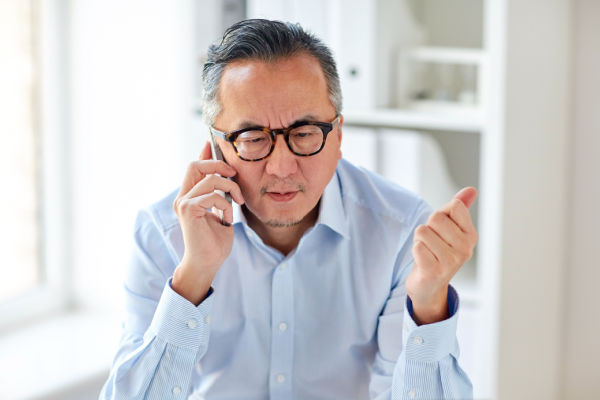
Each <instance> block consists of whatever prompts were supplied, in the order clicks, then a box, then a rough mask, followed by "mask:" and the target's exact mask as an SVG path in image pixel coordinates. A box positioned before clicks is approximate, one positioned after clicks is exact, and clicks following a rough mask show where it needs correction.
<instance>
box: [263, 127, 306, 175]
mask: <svg viewBox="0 0 600 400" xmlns="http://www.w3.org/2000/svg"><path fill="white" fill-rule="evenodd" d="M265 169H266V172H267V174H269V175H274V176H277V177H279V178H285V177H288V176H290V175H293V174H294V173H295V172H296V170H297V169H298V162H297V160H296V155H295V154H294V153H292V152H291V151H290V149H289V148H288V146H287V143H286V142H285V138H284V137H283V135H277V136H276V137H275V148H274V149H273V152H272V153H271V154H270V155H269V157H267V165H266V167H265Z"/></svg>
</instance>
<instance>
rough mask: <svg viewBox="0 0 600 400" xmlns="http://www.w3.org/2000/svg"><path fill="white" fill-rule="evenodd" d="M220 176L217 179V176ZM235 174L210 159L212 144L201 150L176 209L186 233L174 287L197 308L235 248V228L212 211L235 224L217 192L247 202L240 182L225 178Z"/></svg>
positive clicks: (223, 165) (228, 205) (219, 162)
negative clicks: (219, 213)
mask: <svg viewBox="0 0 600 400" xmlns="http://www.w3.org/2000/svg"><path fill="white" fill-rule="evenodd" d="M216 174H218V175H221V176H218V175H216ZM235 174H236V171H235V170H234V169H233V168H232V167H231V166H229V165H228V164H227V163H225V162H224V161H215V160H212V159H211V151H210V144H209V143H208V142H207V143H206V145H205V146H204V149H202V154H201V156H200V160H198V161H194V162H192V163H191V164H190V165H189V166H188V169H187V171H186V174H185V178H184V180H183V184H182V185H181V189H180V190H179V193H178V194H177V197H176V198H175V201H174V202H173V209H174V210H175V213H176V214H177V218H178V219H179V224H180V225H181V230H182V232H183V243H184V247H185V250H184V254H183V258H182V260H181V263H180V264H179V265H178V266H177V268H176V269H175V272H174V273H173V280H172V282H171V287H172V288H173V290H175V291H176V292H177V293H179V294H180V295H181V296H183V297H185V298H186V299H188V300H189V301H190V302H192V303H193V304H195V305H198V304H200V303H201V302H202V301H203V300H204V298H205V297H206V295H207V293H208V290H209V289H210V285H211V284H212V281H213V278H214V276H215V274H216V273H217V270H218V269H219V268H220V267H221V265H222V264H223V262H224V261H225V259H226V258H227V257H228V256H229V253H230V252H231V248H232V246H233V227H231V226H226V225H224V224H222V223H221V220H220V218H219V217H218V216H217V215H216V214H214V213H213V212H211V211H210V209H211V208H212V207H215V208H217V209H220V210H222V211H223V222H226V223H228V224H231V223H232V222H233V208H232V206H231V204H229V202H228V201H227V200H225V199H224V198H223V196H221V195H220V194H218V193H216V192H215V190H222V191H223V192H228V193H230V194H231V197H232V198H233V200H234V201H235V202H236V203H238V204H243V203H244V198H243V197H242V192H241V190H240V187H239V186H238V185H237V183H235V182H233V181H231V180H229V179H226V178H230V177H232V176H234V175H235Z"/></svg>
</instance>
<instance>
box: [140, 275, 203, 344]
mask: <svg viewBox="0 0 600 400" xmlns="http://www.w3.org/2000/svg"><path fill="white" fill-rule="evenodd" d="M171 279H172V278H171ZM171 279H169V281H168V282H167V283H166V284H165V288H164V289H163V293H162V295H161V297H160V301H159V303H158V307H157V308H156V312H155V313H154V318H153V319H152V323H151V324H150V328H149V332H152V333H154V334H155V335H156V336H157V337H159V338H161V339H163V340H165V341H166V342H167V343H170V344H173V345H175V346H180V347H187V348H191V349H195V350H199V351H203V350H206V348H207V347H208V338H209V332H210V327H209V324H210V310H211V308H212V302H213V296H212V293H213V289H212V287H211V288H210V289H209V291H208V294H207V296H206V298H205V299H204V301H203V302H202V303H200V304H199V305H198V306H197V307H196V306H195V305H193V304H192V303H191V302H190V301H188V300H187V299H185V298H184V297H182V296H181V295H179V294H178V293H177V292H175V291H174V290H173V289H172V288H171Z"/></svg>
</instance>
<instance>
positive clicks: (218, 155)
mask: <svg viewBox="0 0 600 400" xmlns="http://www.w3.org/2000/svg"><path fill="white" fill-rule="evenodd" d="M210 152H211V153H212V159H213V160H220V161H225V158H224V157H223V153H222V152H221V148H220V147H219V145H218V144H217V141H216V140H215V137H214V136H213V135H212V134H211V135H210ZM225 162H227V161H225ZM227 179H229V178H227ZM216 192H217V193H219V194H220V195H221V196H223V197H224V198H225V200H227V201H228V202H229V204H231V201H232V200H231V195H230V194H229V193H226V192H223V191H222V190H216ZM216 211H217V215H218V216H219V218H221V222H223V211H221V210H216Z"/></svg>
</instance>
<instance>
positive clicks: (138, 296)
mask: <svg viewBox="0 0 600 400" xmlns="http://www.w3.org/2000/svg"><path fill="white" fill-rule="evenodd" d="M151 219H152V218H151V216H149V215H148V214H147V213H140V215H139V216H138V220H137V222H136V233H135V246H134V252H133V256H132V261H131V266H130V270H129V271H128V272H129V273H128V276H127V278H126V281H125V304H126V314H125V320H124V323H123V333H122V337H121V341H120V344H119V349H118V352H117V355H116V357H115V360H114V362H113V366H112V369H111V372H110V376H109V378H108V380H107V382H106V383H105V385H104V387H103V389H102V392H101V394H100V399H103V400H104V399H122V398H123V399H164V398H168V397H171V396H173V395H174V394H177V393H181V394H182V395H181V396H182V398H183V397H184V396H185V395H186V394H187V393H188V391H189V388H190V381H191V376H192V373H193V370H194V366H195V362H196V361H197V360H198V359H200V358H201V357H202V356H203V355H204V353H205V351H206V349H207V346H208V339H209V328H208V324H209V322H210V321H209V317H208V316H209V313H210V309H211V303H212V296H211V293H212V290H209V293H208V296H207V298H206V299H205V300H204V301H203V302H202V303H201V304H200V305H198V306H195V305H194V304H192V303H191V302H189V301H188V300H187V299H185V298H183V297H181V296H180V295H179V294H177V293H176V292H175V291H174V290H173V289H172V288H171V280H170V279H169V280H168V281H167V282H165V280H166V279H167V278H166V277H165V274H164V272H163V271H164V270H165V269H168V268H169V266H168V265H169V264H170V268H171V269H172V268H173V265H174V262H173V260H172V258H171V256H170V254H169V251H168V250H167V248H166V245H165V243H164V239H163V238H162V236H161V234H160V233H159V231H158V229H157V228H156V226H155V225H154V224H153V223H152V222H151ZM159 264H160V265H161V267H162V268H161V267H159ZM174 398H177V397H174Z"/></svg>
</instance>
